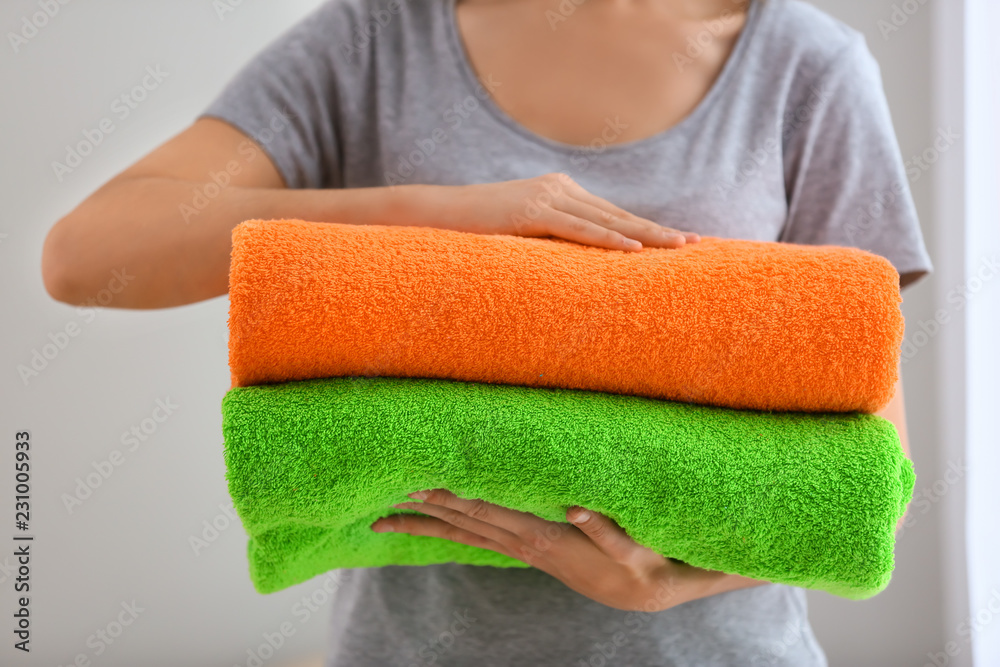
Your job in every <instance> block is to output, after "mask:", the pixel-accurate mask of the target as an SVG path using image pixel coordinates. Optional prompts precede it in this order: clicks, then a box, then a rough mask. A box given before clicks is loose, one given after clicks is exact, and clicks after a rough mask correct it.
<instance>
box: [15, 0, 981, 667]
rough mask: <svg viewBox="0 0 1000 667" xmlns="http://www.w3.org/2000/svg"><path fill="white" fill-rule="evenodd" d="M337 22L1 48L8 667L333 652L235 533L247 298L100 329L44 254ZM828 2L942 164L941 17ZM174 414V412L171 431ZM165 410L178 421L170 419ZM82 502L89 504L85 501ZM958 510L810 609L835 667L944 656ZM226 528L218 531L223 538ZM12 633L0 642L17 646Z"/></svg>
mask: <svg viewBox="0 0 1000 667" xmlns="http://www.w3.org/2000/svg"><path fill="white" fill-rule="evenodd" d="M317 4H319V0H291V1H289V0H286V1H285V2H281V3H278V2H271V3H265V2H248V1H238V0H216V2H209V0H173V1H172V2H165V1H163V2H148V3H129V2H124V1H123V0H91V2H86V3H84V2H71V3H69V4H66V5H60V6H59V9H58V12H57V13H56V14H55V15H54V16H53V17H51V18H49V19H48V21H47V23H46V25H45V26H44V27H42V28H40V29H38V30H37V32H36V34H32V35H31V37H30V38H29V39H27V40H26V41H25V42H24V43H20V44H18V46H17V49H16V52H15V47H14V46H13V45H11V44H10V43H8V44H5V45H4V46H0V81H2V85H3V93H4V97H5V98H6V100H7V101H6V103H5V104H3V105H2V107H0V122H2V127H3V130H2V132H0V141H2V142H3V149H4V150H3V156H4V159H3V162H2V164H0V196H2V201H3V202H4V209H3V212H2V213H0V293H2V298H3V304H4V311H3V312H4V314H5V316H4V323H5V325H6V326H4V327H3V328H2V332H0V341H2V351H3V352H2V354H3V360H2V364H0V370H2V373H0V437H2V438H3V439H4V447H3V449H2V450H0V451H3V452H4V455H3V469H4V470H5V471H6V470H8V467H7V466H8V462H9V456H8V452H11V451H12V444H13V438H14V434H15V432H17V431H23V430H26V429H27V430H30V432H31V437H32V441H33V443H34V448H33V465H34V470H33V478H34V487H33V508H34V511H33V514H32V522H31V523H32V532H33V533H34V534H35V535H37V538H36V542H35V543H34V547H33V548H34V560H33V570H32V577H33V579H34V581H33V588H32V592H33V597H32V614H33V627H34V634H33V650H32V652H31V654H30V657H28V658H25V656H23V655H21V654H20V653H17V652H15V651H14V650H13V649H12V648H11V646H10V644H11V642H9V641H5V642H3V645H2V646H0V663H3V664H17V665H22V664H23V665H56V664H57V665H68V664H71V663H72V661H73V660H74V659H76V657H77V656H78V655H80V654H83V655H85V656H87V657H88V658H90V659H91V660H93V661H94V662H93V664H100V665H109V666H110V665H123V666H124V665H140V664H141V665H145V666H147V667H157V666H158V665H177V664H184V665H233V664H246V660H247V650H248V649H253V648H255V647H257V646H259V645H260V644H261V643H262V642H263V641H264V640H263V638H262V635H263V634H264V633H272V632H274V631H275V630H276V629H277V628H278V626H279V625H280V624H281V623H283V622H285V621H291V623H292V626H293V627H294V631H295V632H294V635H293V636H292V637H291V638H290V639H288V640H287V641H286V642H285V644H284V645H283V646H282V647H281V648H280V649H279V650H278V651H277V655H276V656H275V657H273V658H272V659H270V660H268V661H267V664H282V663H284V662H287V661H293V660H296V659H299V658H302V657H304V656H306V655H308V654H312V653H316V652H318V651H321V650H322V642H323V637H324V632H325V625H326V612H325V609H321V610H320V611H317V612H312V613H310V614H308V615H305V614H303V613H301V610H302V609H303V608H304V607H302V606H301V600H302V598H303V597H304V596H310V595H313V594H314V593H316V591H318V590H321V589H322V585H321V583H320V582H319V580H314V581H313V582H307V583H305V584H302V585H300V586H297V587H295V588H293V589H290V590H286V591H283V592H281V593H277V594H274V595H270V596H260V595H258V594H257V593H255V592H254V591H253V589H252V587H251V585H250V582H249V579H248V577H247V573H246V560H245V546H246V543H245V537H244V533H243V531H242V529H241V527H240V526H239V524H238V523H235V522H234V521H233V520H232V519H231V518H230V514H231V510H230V509H229V506H228V502H227V501H228V496H227V492H226V487H225V481H224V466H223V461H222V440H221V417H220V411H219V403H220V401H221V399H222V396H223V395H224V393H225V391H226V390H227V389H228V386H229V375H228V369H227V358H226V339H227V330H226V318H227V308H228V302H227V300H226V299H225V298H220V299H215V300H213V301H210V302H206V303H201V304H196V305H192V306H186V307H182V308H177V309H170V310H165V311H152V312H134V311H133V312H130V311H116V310H114V309H102V310H97V311H87V310H79V309H76V308H72V307H69V306H64V305H61V304H57V303H55V302H53V301H52V300H51V299H49V297H48V296H47V295H46V293H45V291H44V288H43V286H42V283H41V276H40V271H39V258H40V253H41V246H42V241H43V239H44V237H45V234H46V232H47V231H48V229H49V228H50V227H51V225H52V224H53V223H54V222H55V220H57V219H58V218H59V217H61V216H62V215H63V214H65V213H66V212H67V211H69V210H70V209H71V208H73V207H74V206H75V205H76V204H77V203H78V202H79V201H80V200H82V199H83V198H84V197H86V196H87V195H88V194H89V193H90V192H92V191H93V190H94V189H96V188H97V187H98V186H99V185H100V184H102V183H103V182H105V181H106V180H107V179H108V178H110V177H111V176H113V175H114V174H115V173H117V172H118V171H120V170H121V169H123V168H125V167H126V166H128V165H129V164H131V163H132V162H133V161H134V160H136V159H137V158H139V157H140V156H142V155H144V154H145V153H146V152H148V151H149V150H150V149H152V148H153V147H155V146H156V145H158V144H159V143H161V142H162V141H164V140H165V139H167V138H168V137H170V136H171V135H173V134H175V133H176V132H178V131H179V130H181V129H182V128H183V127H185V126H186V125H187V124H188V123H189V122H190V121H191V120H192V119H193V118H194V116H195V115H196V114H197V113H198V112H199V111H200V110H201V109H203V108H204V107H205V105H207V103H208V102H209V101H210V100H211V98H212V97H213V96H214V94H215V93H216V92H217V91H218V90H219V89H220V87H221V86H222V85H223V84H224V83H225V82H226V81H227V80H228V79H229V77H230V76H231V75H232V74H233V73H234V72H235V71H236V69H237V68H238V67H239V66H240V65H241V64H242V63H244V62H245V61H246V60H247V59H249V58H250V57H251V56H252V55H253V54H254V53H255V52H256V51H258V50H259V49H260V48H261V47H263V46H264V45H265V44H266V43H267V42H268V41H269V40H270V39H271V38H273V37H274V36H276V35H277V34H278V33H280V32H281V31H282V30H284V29H285V28H286V27H287V26H289V25H291V24H292V23H294V22H295V21H296V20H297V18H299V17H301V16H302V15H304V14H305V13H306V12H307V11H309V10H310V9H311V8H312V7H314V6H316V5H317ZM816 4H817V5H819V6H820V7H821V8H822V9H824V10H826V11H828V12H829V13H831V14H833V15H834V16H837V17H839V18H841V19H842V20H844V21H846V22H847V23H849V24H851V25H852V26H854V27H856V28H857V29H859V30H861V31H863V32H864V33H865V34H866V35H867V37H868V43H869V46H870V47H871V49H872V51H873V52H874V53H875V55H876V57H877V58H878V60H879V62H880V63H881V65H882V72H883V77H884V80H885V87H886V92H887V94H888V97H889V102H890V106H891V109H892V112H893V118H894V121H895V124H896V130H897V134H898V137H899V141H900V144H901V148H902V152H903V155H904V156H909V155H912V154H914V153H917V152H920V151H923V150H924V149H925V148H927V147H928V146H931V145H932V143H933V140H934V138H935V134H936V132H937V129H938V126H937V125H936V124H935V119H934V117H933V116H932V108H933V106H934V105H933V102H934V98H933V95H934V91H933V89H932V84H931V76H930V71H931V58H932V55H931V52H932V50H931V47H930V40H931V26H930V16H929V14H930V12H929V11H927V10H925V9H922V10H920V11H918V12H916V13H915V14H914V15H912V16H909V17H908V19H907V21H906V22H905V24H903V25H902V26H901V27H900V29H899V30H895V31H892V32H890V33H888V34H886V35H885V36H884V35H883V31H882V30H880V27H879V21H880V20H883V21H884V20H891V13H892V4H893V3H891V2H889V1H888V0H874V1H873V0H866V1H862V0H839V1H838V2H833V0H822V1H817V3H816ZM38 11H39V4H38V3H37V0H36V1H29V0H6V1H5V2H4V3H3V4H2V5H0V26H2V27H3V28H4V31H3V32H4V33H5V34H6V33H8V31H12V32H21V30H22V28H23V21H24V20H25V17H30V16H31V15H33V14H34V13H36V12H38ZM28 32H29V33H30V31H28ZM5 41H8V42H9V38H7V39H6V40H5ZM147 67H151V68H154V70H155V69H156V68H159V71H160V72H161V76H160V79H161V80H160V82H159V83H158V84H157V86H156V88H155V89H153V90H150V91H148V95H147V96H146V99H144V100H143V101H141V102H140V103H138V104H136V105H135V108H134V109H129V113H128V115H127V117H122V114H121V113H118V112H117V111H113V107H112V104H114V102H115V100H116V99H118V98H120V96H121V95H123V94H127V93H128V92H129V91H130V90H132V89H133V87H135V86H136V85H137V84H139V83H140V82H141V81H142V79H143V77H144V76H145V72H146V71H147ZM117 109H121V107H120V106H118V107H117ZM103 118H111V119H112V122H113V132H110V133H108V134H105V135H104V136H103V138H102V140H101V141H100V143H98V145H97V146H96V147H95V149H94V151H93V152H92V153H91V154H90V155H87V156H85V157H83V159H82V160H81V162H80V164H79V165H77V166H75V167H73V168H72V171H71V172H69V173H60V174H57V173H56V172H55V171H54V170H53V167H52V163H53V162H54V161H59V162H65V160H66V146H67V144H71V143H72V144H75V143H76V142H77V141H79V140H80V139H81V138H82V137H83V136H84V135H83V133H85V132H90V133H91V136H95V135H94V134H93V132H94V130H95V128H98V127H99V126H100V121H101V119H103ZM931 181H932V179H931V178H921V179H919V180H918V181H915V182H913V183H911V187H912V188H913V191H914V196H915V199H916V201H917V206H918V208H919V211H920V213H921V217H922V222H923V225H924V229H925V234H926V235H927V240H928V243H929V245H930V246H931V254H932V256H933V255H934V254H935V248H934V243H933V241H934V234H935V233H936V229H937V225H938V221H937V220H936V219H935V218H934V201H933V192H932V190H931V188H930V184H931ZM123 268H124V269H125V270H126V273H127V269H128V267H123ZM112 278H113V276H111V275H109V276H108V279H109V281H111V280H112ZM933 280H934V279H933V278H931V279H925V280H924V281H922V282H921V283H919V284H918V285H916V286H914V287H912V288H910V289H909V290H907V292H906V293H905V297H906V298H905V313H906V316H907V319H908V321H916V320H918V319H928V318H929V317H931V316H932V315H933V312H934V309H935V306H934V293H935V292H934V290H933V287H932V286H933ZM111 305H113V304H111ZM68 325H69V326H71V327H72V326H74V325H75V326H76V327H78V330H79V333H78V335H76V336H74V337H72V338H69V339H65V338H63V337H62V336H61V335H60V332H65V331H66V327H67V326H68ZM53 341H56V342H58V341H63V342H65V346H64V347H61V348H60V349H59V350H58V353H57V355H56V356H54V358H52V359H50V360H46V361H47V364H46V366H45V368H44V369H43V370H42V371H41V372H40V373H39V374H38V375H37V376H34V377H31V378H29V380H28V381H27V384H26V383H25V382H24V381H23V380H22V378H21V377H20V376H19V374H18V372H17V370H16V369H17V366H18V365H30V364H31V360H32V356H33V353H34V351H36V350H41V349H42V348H43V346H45V345H46V344H48V343H50V342H53ZM939 342H940V341H939V340H932V341H931V342H930V344H929V345H927V346H926V347H923V348H921V349H920V350H919V351H918V353H917V354H915V355H914V356H913V358H911V359H909V360H908V362H907V364H906V366H905V368H904V381H905V388H906V397H907V407H908V410H909V426H910V433H911V442H912V449H913V458H914V460H915V463H916V467H917V473H918V488H920V487H921V486H922V485H924V484H927V485H930V484H931V483H933V482H934V481H935V480H943V479H945V477H944V472H945V467H946V462H945V461H943V458H944V457H942V456H941V455H940V454H941V449H940V448H939V445H938V442H939V433H940V424H939V423H938V421H937V419H938V415H939V410H938V397H937V395H936V393H935V390H934V387H935V384H936V373H937V369H936V364H935V358H936V355H935V353H934V349H935V346H936V345H938V344H939ZM50 351H51V348H50ZM158 405H167V406H170V407H169V409H168V410H166V411H164V410H161V411H158V412H157V411H156V408H157V406H158ZM166 412H169V415H166V416H165V418H164V419H162V421H159V422H157V421H155V419H153V418H154V417H155V416H158V417H164V415H165V413H166ZM133 428H138V429H139V430H140V431H143V429H145V432H143V439H142V440H140V441H138V442H135V441H133V440H131V439H129V438H128V437H127V436H125V434H126V433H127V432H129V431H130V430H131V429H133ZM123 437H124V438H125V439H124V440H123ZM136 440H138V438H137V439H136ZM126 443H127V444H126ZM8 445H10V446H8ZM114 450H119V451H120V452H121V453H122V457H121V459H117V460H118V461H119V465H116V466H112V468H111V469H110V470H111V472H110V474H109V475H107V476H106V477H103V476H102V477H100V481H99V483H98V484H95V486H96V488H93V489H90V493H89V495H88V494H87V493H86V491H87V489H81V490H79V492H78V489H77V487H78V481H77V480H78V479H81V480H86V479H87V476H88V475H90V474H91V473H96V474H97V475H99V476H100V474H101V471H102V470H103V471H104V472H105V473H107V472H108V471H109V468H108V464H107V463H106V462H107V461H108V459H109V456H110V455H111V453H112V452H113V451H114ZM95 479H96V478H95V477H93V475H91V481H93V480H95ZM949 479H950V478H949ZM10 482H11V475H9V474H8V473H7V472H4V473H2V474H0V499H4V502H5V503H6V502H7V500H6V499H9V498H11V497H12V495H13V490H12V488H11V485H10ZM960 487H961V482H960V481H959V482H958V483H957V484H955V485H953V486H952V485H949V486H948V487H947V488H946V491H945V494H946V495H949V494H950V495H951V496H952V497H953V496H956V495H959V494H961V493H962V492H963V491H962V490H961V488H960ZM67 496H77V498H78V499H79V497H80V496H85V497H84V499H83V500H80V501H79V502H78V503H73V504H71V505H69V506H67V503H66V497H67ZM941 507H942V503H940V502H938V501H937V500H935V501H934V502H933V503H930V505H929V510H928V511H927V512H926V513H920V512H917V514H916V517H915V521H914V522H913V524H912V525H911V526H910V527H909V528H907V529H906V530H905V532H904V534H903V535H902V537H901V538H900V541H899V546H898V551H897V571H896V575H895V577H894V580H893V583H892V584H891V586H890V587H889V589H887V590H886V591H885V592H884V593H883V594H881V595H879V596H878V597H876V598H874V599H872V600H869V601H864V602H850V601H846V600H841V599H838V598H834V597H832V596H829V595H825V594H820V593H810V594H809V599H810V605H811V615H812V618H813V623H814V626H815V629H816V632H817V634H818V636H819V639H820V641H821V642H822V643H823V644H824V646H825V648H826V650H827V652H828V654H829V656H830V659H831V665H835V666H837V665H845V666H846V665H852V666H855V665H862V666H863V665H878V666H880V667H891V666H894V665H922V664H924V661H926V660H927V659H928V658H927V653H928V652H936V651H940V650H942V647H943V645H944V642H945V641H946V637H945V631H944V630H943V627H944V623H943V617H942V596H943V590H942V580H943V579H942V567H943V566H942V558H941V546H940V542H941V538H940V534H941V530H942V521H941V511H940V508H941ZM213 523H214V524H215V525H216V526H217V527H218V530H217V531H216V532H215V533H213V532H212V531H211V529H206V526H207V525H210V524H213ZM192 538H200V539H202V540H204V541H205V543H204V545H198V544H196V543H193V542H192ZM0 539H4V540H6V539H7V537H6V535H4V536H2V537H0ZM0 553H8V550H7V549H4V550H2V551H0ZM12 565H13V558H12V557H11V556H6V560H4V556H0V586H2V588H0V590H3V594H2V597H0V599H2V603H0V614H2V615H3V617H4V618H7V619H10V614H11V613H12V612H13V608H14V603H13V600H12V596H11V595H10V594H9V592H10V590H11V588H10V586H11V582H10V577H11V576H13V574H12V569H11V567H12ZM322 598H323V595H322V594H317V596H316V599H322ZM296 604H299V605H300V606H298V607H296ZM122 605H125V607H131V608H132V609H133V612H132V613H133V614H134V615H135V622H134V623H132V624H131V625H129V626H128V627H126V628H125V629H124V632H123V633H122V634H121V635H120V636H119V637H117V638H114V639H113V642H112V643H105V642H104V641H103V640H100V639H97V638H96V637H97V635H95V633H96V632H97V631H98V630H99V629H102V628H106V627H107V626H108V624H109V623H110V622H112V621H113V620H115V619H116V618H117V617H118V616H119V612H120V611H121V610H122V609H123V606H122ZM140 610H141V611H140ZM7 623H9V621H8V622H5V624H4V626H3V628H0V629H2V630H3V632H4V633H5V635H6V634H7V632H8V628H7ZM964 658H965V656H964V655H960V656H958V657H957V658H954V659H952V663H951V664H962V663H961V662H960V661H961V660H962V659H964Z"/></svg>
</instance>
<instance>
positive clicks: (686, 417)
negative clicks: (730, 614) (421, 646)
mask: <svg viewBox="0 0 1000 667" xmlns="http://www.w3.org/2000/svg"><path fill="white" fill-rule="evenodd" d="M222 413H223V433H224V435H225V462H226V467H227V479H228V483H229V492H230V494H231V496H232V498H233V502H234V505H235V508H236V511H237V513H238V514H239V516H240V518H241V520H242V522H243V525H244V527H245V528H246V530H247V532H248V534H249V536H250V541H249V543H248V557H249V562H250V576H251V579H252V580H253V583H254V585H255V587H256V588H257V590H258V591H259V592H261V593H270V592H274V591H278V590H281V589H283V588H286V587H289V586H292V585H294V584H297V583H300V582H303V581H306V580H307V579H309V578H311V577H313V576H315V575H317V574H320V573H323V572H326V571H327V570H331V569H335V568H357V567H378V566H383V565H428V564H435V563H447V562H455V563H463V564H469V565H492V566H496V567H527V564H526V563H524V562H522V561H520V560H517V559H514V558H511V557H508V556H506V555H503V554H500V553H497V552H494V551H490V550H486V549H480V548H477V547H471V546H468V545H464V544H459V543H455V542H451V541H449V540H445V539H440V538H436V537H428V536H419V535H408V534H403V533H399V534H396V533H387V534H380V533H375V532H373V531H372V530H371V529H370V528H369V526H370V525H371V523H372V522H373V521H375V520H376V519H378V518H380V517H384V516H389V515H391V514H397V513H401V512H402V513H406V512H407V511H406V510H397V509H393V508H392V507H391V505H392V504H393V503H399V502H406V501H408V500H409V499H408V498H407V497H406V494H407V493H409V492H411V491H414V490H417V489H430V488H448V489H450V490H451V491H453V492H454V493H456V494H458V495H459V496H460V497H466V498H482V499H484V500H487V501H489V502H493V503H497V504H499V505H502V506H505V507H511V508H514V509H518V510H521V511H525V512H532V513H534V514H536V515H538V516H541V517H542V518H545V519H548V520H551V521H559V522H563V523H564V518H565V511H566V509H567V508H568V507H569V506H570V505H580V506H582V507H586V508H589V509H592V510H594V511H597V512H600V513H603V514H605V515H607V516H609V517H611V518H612V519H614V520H615V521H616V522H617V523H618V524H619V525H620V526H621V527H622V528H624V529H625V530H626V531H627V532H628V533H629V535H630V536H631V537H632V538H633V539H635V540H636V541H637V542H639V543H641V544H643V545H645V546H648V547H650V548H652V549H654V550H656V551H657V552H659V553H661V554H662V555H664V556H668V557H672V558H677V559H680V560H682V561H684V562H687V563H690V564H691V565H695V566H697V567H702V568H707V569H710V570H720V571H723V572H727V573H737V574H742V575H745V576H749V577H753V578H757V579H766V580H769V581H772V582H775V583H782V584H790V585H794V586H801V587H806V588H816V589H823V590H826V591H829V592H831V593H834V594H836V595H840V596H843V597H847V598H854V599H860V598H866V597H869V596H871V595H874V594H875V593H877V592H879V591H880V590H882V589H883V588H884V587H885V586H886V585H887V584H888V582H889V578H890V574H891V572H892V569H893V545H894V541H895V537H894V533H895V526H896V522H897V520H898V519H899V517H900V516H901V515H902V513H903V510H904V508H905V506H906V504H907V502H908V501H909V500H910V497H911V493H912V489H913V484H914V473H913V468H912V464H911V462H910V461H909V459H907V458H906V457H905V456H904V454H903V451H902V448H901V447H900V444H899V439H898V436H897V434H896V430H895V428H894V427H893V426H892V424H891V423H890V422H888V421H886V420H884V419H882V418H881V417H878V416H875V415H864V414H853V415H844V414H835V413H828V414H803V413H766V412H753V411H738V410H731V409H727V408H713V407H704V406H696V405H689V404H684V403H675V402H670V401H658V400H652V399H646V398H641V397H634V396H621V395H616V394H606V393H598V392H588V391H577V390H558V389H529V388H525V387H517V386H509V385H490V384H480V383H465V382H456V381H450V380H433V379H394V378H375V379H365V378H328V379H318V380H306V381H299V382H290V383H285V384H276V385H261V386H254V387H239V388H234V389H231V390H230V391H229V392H228V393H227V394H226V396H225V398H224V400H223V403H222ZM567 525H568V524H567ZM555 539H558V538H557V537H555Z"/></svg>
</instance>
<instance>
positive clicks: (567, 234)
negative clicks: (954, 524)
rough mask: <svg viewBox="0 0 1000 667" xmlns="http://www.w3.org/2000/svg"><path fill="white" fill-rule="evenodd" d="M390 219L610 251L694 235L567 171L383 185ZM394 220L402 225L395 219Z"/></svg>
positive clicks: (667, 244) (673, 242)
mask: <svg viewBox="0 0 1000 667" xmlns="http://www.w3.org/2000/svg"><path fill="white" fill-rule="evenodd" d="M386 189H387V190H389V191H390V192H391V194H390V195H389V197H388V199H390V200H391V201H394V202H395V203H393V204H390V205H389V209H388V213H387V215H388V216H389V218H390V220H392V221H406V223H405V224H410V225H416V226H428V227H441V228H446V229H453V230H458V231H465V232H473V233H477V234H510V235H514V236H555V237H558V238H562V239H566V240H568V241H576V242H577V243H582V244H585V245H591V246H598V247H601V248H611V249H613V250H642V248H643V246H650V247H654V248H679V247H681V246H683V245H684V244H685V243H697V242H698V241H699V240H700V239H699V237H698V235H697V234H695V233H693V232H680V231H678V230H676V229H671V228H669V227H664V226H662V225H658V224H657V223H655V222H653V221H652V220H646V219H645V218H640V217H639V216H637V215H633V214H631V213H629V212H628V211H626V210H624V209H622V208H619V207H617V206H615V205H614V204H612V203H611V202H609V201H607V200H605V199H602V198H600V197H598V196H597V195H594V194H591V193H590V192H588V191H587V190H585V189H584V188H583V187H582V186H580V185H579V184H578V183H576V181H574V180H573V179H572V178H570V177H569V176H568V175H567V174H563V173H551V174H544V175H542V176H536V177H535V178H526V179H520V180H514V181H501V182H499V183H482V184H476V185H458V186H456V185H402V186H389V187H387V188H386ZM395 224H404V223H399V222H396V223H395Z"/></svg>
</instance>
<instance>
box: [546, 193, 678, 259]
mask: <svg viewBox="0 0 1000 667" xmlns="http://www.w3.org/2000/svg"><path fill="white" fill-rule="evenodd" d="M555 206H556V207H558V208H559V209H560V210H562V211H563V212H564V213H569V214H570V215H572V216H575V217H577V218H581V219H583V220H586V221H588V222H591V223H594V224H596V225H598V226H600V227H604V228H606V229H610V230H612V231H616V232H618V233H619V234H621V235H622V236H624V237H625V238H629V239H632V240H635V241H638V242H639V243H641V244H642V245H644V246H649V247H652V248H679V247H681V246H682V245H684V244H685V242H686V239H685V237H684V235H683V234H681V233H680V232H677V231H675V230H672V229H669V228H667V227H662V226H660V225H657V224H656V223H653V222H645V221H643V220H641V219H640V218H636V217H635V216H632V215H630V214H628V213H625V212H624V211H622V212H621V213H618V212H612V211H609V210H607V209H604V208H598V207H597V206H594V205H593V204H590V203H588V202H585V201H581V200H579V199H574V198H572V197H568V198H567V199H566V200H563V201H559V202H558V203H557V204H556V205H555Z"/></svg>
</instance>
